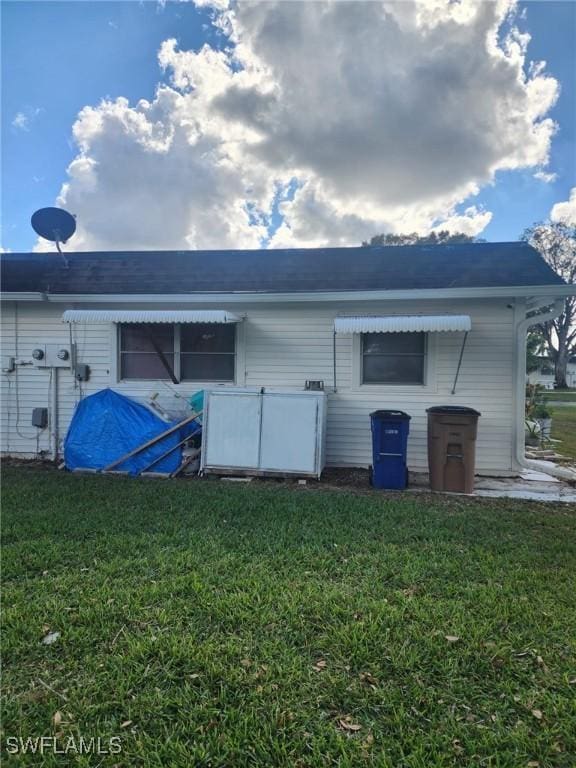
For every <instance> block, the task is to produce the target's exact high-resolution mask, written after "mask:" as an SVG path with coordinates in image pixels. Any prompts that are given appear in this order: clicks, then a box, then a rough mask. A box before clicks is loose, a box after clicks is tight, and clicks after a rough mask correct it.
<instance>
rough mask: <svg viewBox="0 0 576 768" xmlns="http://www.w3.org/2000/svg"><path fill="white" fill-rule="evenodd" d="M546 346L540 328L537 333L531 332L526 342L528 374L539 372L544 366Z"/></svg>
mask: <svg viewBox="0 0 576 768" xmlns="http://www.w3.org/2000/svg"><path fill="white" fill-rule="evenodd" d="M545 344H546V342H545V340H544V337H543V336H542V333H541V332H540V330H539V329H538V328H536V330H535V331H534V330H532V331H529V333H528V339H527V340H526V373H532V372H533V371H537V370H538V369H539V368H540V367H541V366H542V363H543V360H542V357H543V352H544V351H545V349H544V348H545Z"/></svg>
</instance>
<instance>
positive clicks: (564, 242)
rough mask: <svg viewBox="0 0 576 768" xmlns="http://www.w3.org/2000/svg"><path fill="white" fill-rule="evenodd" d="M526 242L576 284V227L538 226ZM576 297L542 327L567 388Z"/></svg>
mask: <svg viewBox="0 0 576 768" xmlns="http://www.w3.org/2000/svg"><path fill="white" fill-rule="evenodd" d="M522 240H525V241H526V242H528V243H530V245H532V246H534V248H536V250H537V251H539V253H540V254H541V256H542V257H543V258H544V260H545V261H546V263H547V264H548V265H549V266H550V267H552V269H553V270H554V272H556V274H557V275H560V277H561V278H563V279H564V280H565V281H566V282H567V283H570V284H572V285H574V284H575V283H576V227H574V226H570V225H569V224H566V223H564V222H545V223H541V224H534V225H533V226H532V227H530V228H529V229H526V230H525V231H524V234H523V235H522ZM575 321H576V296H568V298H567V299H566V303H565V305H564V312H563V313H562V314H561V315H560V316H559V317H557V318H556V319H555V320H550V321H549V322H547V323H542V325H541V326H538V327H539V330H540V332H541V333H542V336H543V337H544V339H545V341H546V348H547V350H548V355H549V357H550V359H551V360H552V362H553V363H554V377H555V381H556V387H558V388H565V387H566V386H567V384H566V366H567V365H568V361H569V359H570V358H571V357H572V356H573V355H575V354H576V327H575Z"/></svg>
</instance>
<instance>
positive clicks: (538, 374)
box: [528, 357, 576, 389]
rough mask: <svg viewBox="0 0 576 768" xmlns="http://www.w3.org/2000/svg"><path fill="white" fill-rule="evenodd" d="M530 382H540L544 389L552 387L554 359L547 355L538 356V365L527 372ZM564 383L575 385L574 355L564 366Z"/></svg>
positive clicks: (575, 365) (575, 358)
mask: <svg viewBox="0 0 576 768" xmlns="http://www.w3.org/2000/svg"><path fill="white" fill-rule="evenodd" d="M528 381H529V382H530V384H540V385H541V386H543V387H545V388H546V389H554V382H555V375H554V361H553V360H550V358H548V357H541V358H539V365H538V367H537V368H536V369H535V370H534V371H530V373H529V374H528ZM566 384H567V385H568V386H569V387H576V357H572V358H570V360H569V361H568V365H567V366H566Z"/></svg>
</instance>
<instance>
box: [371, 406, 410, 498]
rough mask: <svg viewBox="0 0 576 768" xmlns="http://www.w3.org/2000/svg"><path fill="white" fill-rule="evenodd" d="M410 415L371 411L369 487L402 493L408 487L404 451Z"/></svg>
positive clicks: (406, 444)
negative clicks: (370, 469) (370, 477)
mask: <svg viewBox="0 0 576 768" xmlns="http://www.w3.org/2000/svg"><path fill="white" fill-rule="evenodd" d="M410 418H411V417H410V416H409V415H408V414H407V413H404V411H373V412H372V413H371V414H370V423H371V426H372V485H373V486H374V488H390V489H399V490H402V489H404V488H406V486H407V485H408V469H407V467H406V449H407V447H408V432H409V431H410Z"/></svg>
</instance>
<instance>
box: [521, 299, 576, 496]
mask: <svg viewBox="0 0 576 768" xmlns="http://www.w3.org/2000/svg"><path fill="white" fill-rule="evenodd" d="M565 303H566V299H565V298H562V299H556V300H555V301H554V305H553V306H552V307H551V308H550V309H549V310H548V311H547V312H543V313H542V314H539V315H532V316H531V317H527V318H525V319H524V320H521V321H520V322H519V323H518V325H517V326H516V435H515V458H516V461H517V463H518V464H519V465H520V466H521V467H524V468H525V469H531V470H534V471H536V472H543V473H544V474H546V475H551V476H552V477H557V478H559V479H560V480H571V481H575V480H576V472H574V470H571V469H568V468H566V467H557V466H550V464H549V463H546V462H541V461H536V460H534V459H527V458H526V456H525V426H524V422H525V402H526V333H527V331H528V328H530V327H531V326H533V325H540V323H543V322H547V321H548V320H554V319H555V318H557V317H559V316H560V315H561V314H562V312H563V311H564V306H565ZM544 307H550V299H540V300H538V301H537V302H535V303H534V304H533V305H532V306H530V308H529V311H530V312H534V311H535V310H538V309H543V308H544Z"/></svg>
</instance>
